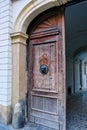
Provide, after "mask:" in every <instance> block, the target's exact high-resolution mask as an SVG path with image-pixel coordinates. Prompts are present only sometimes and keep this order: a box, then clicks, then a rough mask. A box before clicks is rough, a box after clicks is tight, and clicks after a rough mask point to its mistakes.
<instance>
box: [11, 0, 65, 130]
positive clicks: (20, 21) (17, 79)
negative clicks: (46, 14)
mask: <svg viewBox="0 0 87 130" xmlns="http://www.w3.org/2000/svg"><path fill="white" fill-rule="evenodd" d="M66 2H67V1H64V2H62V0H60V1H57V0H48V1H43V0H42V1H40V2H38V1H33V2H29V4H28V5H27V6H26V7H25V8H24V9H23V10H22V11H21V13H20V14H19V16H18V18H17V20H16V22H15V24H14V29H13V33H12V34H11V39H12V61H13V62H12V64H13V69H12V70H13V71H12V74H13V75H12V76H13V78H12V80H13V81H12V83H13V84H12V104H13V106H14V105H15V104H16V103H18V102H19V101H20V100H25V99H26V92H27V87H26V86H27V79H26V40H27V38H28V35H27V34H26V30H27V28H28V25H29V24H30V22H31V21H32V20H33V19H34V18H35V17H36V16H37V15H38V14H40V13H41V12H43V11H45V10H47V9H49V8H51V7H54V6H58V5H59V6H60V5H62V4H65V3H66ZM62 26H63V27H64V23H63V24H62ZM63 29H64V28H63ZM63 32H64V30H63ZM63 40H64V37H63ZM63 47H64V46H63ZM63 49H64V48H63ZM63 54H64V55H65V49H64V52H63ZM63 66H64V68H65V62H64V64H63ZM64 71H65V70H64ZM64 74H65V72H64ZM63 80H64V81H65V77H64V79H63ZM64 86H65V84H64ZM64 91H65V90H64ZM65 94H66V93H65V92H64V97H66V96H65ZM60 100H65V99H64V98H63V99H60ZM63 103H64V106H66V102H65V101H63ZM60 104H61V101H60ZM63 111H66V110H65V107H63ZM65 115H66V114H64V118H65ZM65 120H66V119H65ZM65 125H66V123H65V121H64V127H63V128H60V129H61V130H63V129H64V130H65V129H66V127H65ZM60 127H61V126H60Z"/></svg>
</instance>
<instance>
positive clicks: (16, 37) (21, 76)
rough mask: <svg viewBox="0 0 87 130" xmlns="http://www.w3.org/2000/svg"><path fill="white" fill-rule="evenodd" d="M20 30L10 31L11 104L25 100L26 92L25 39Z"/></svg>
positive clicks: (25, 36)
mask: <svg viewBox="0 0 87 130" xmlns="http://www.w3.org/2000/svg"><path fill="white" fill-rule="evenodd" d="M27 38H28V36H27V35H26V34H24V33H22V32H17V33H12V34H11V39H12V76H13V77H12V104H13V105H15V104H16V103H18V102H19V101H21V100H25V93H26V88H27V84H26V39H27Z"/></svg>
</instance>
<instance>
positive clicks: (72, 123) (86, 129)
mask: <svg viewBox="0 0 87 130" xmlns="http://www.w3.org/2000/svg"><path fill="white" fill-rule="evenodd" d="M0 130H14V129H13V128H12V126H5V125H1V124H0ZM17 130H53V129H49V128H47V127H43V128H42V126H39V125H38V126H36V125H34V124H30V123H28V124H27V125H26V126H25V127H24V128H23V129H17ZM67 130H87V91H85V92H81V93H78V94H75V95H72V96H69V97H68V98H67Z"/></svg>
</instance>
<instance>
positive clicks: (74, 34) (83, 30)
mask: <svg viewBox="0 0 87 130" xmlns="http://www.w3.org/2000/svg"><path fill="white" fill-rule="evenodd" d="M65 24H66V50H67V55H68V54H71V55H73V54H77V53H79V52H80V51H82V50H84V49H85V50H86V49H87V0H86V1H84V2H81V3H79V4H75V5H71V6H68V7H66V12H65ZM85 54H87V53H85Z"/></svg>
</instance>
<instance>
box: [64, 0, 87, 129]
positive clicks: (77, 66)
mask: <svg viewBox="0 0 87 130" xmlns="http://www.w3.org/2000/svg"><path fill="white" fill-rule="evenodd" d="M86 12H87V1H85V2H82V3H79V4H75V5H72V6H69V7H66V13H65V24H66V26H65V27H66V98H67V100H66V128H67V129H66V130H87V13H86Z"/></svg>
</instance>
